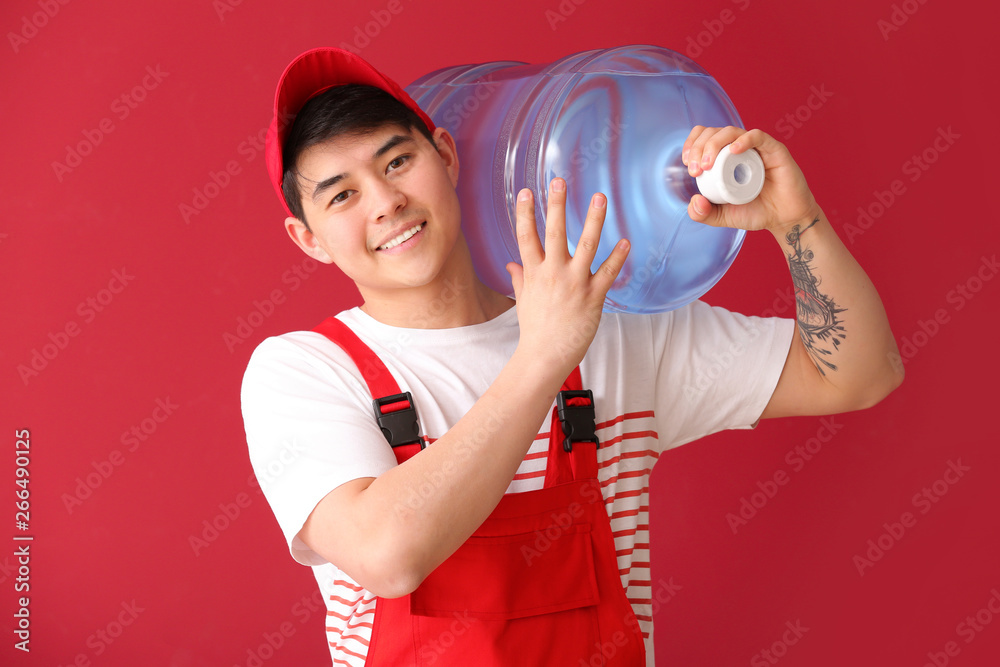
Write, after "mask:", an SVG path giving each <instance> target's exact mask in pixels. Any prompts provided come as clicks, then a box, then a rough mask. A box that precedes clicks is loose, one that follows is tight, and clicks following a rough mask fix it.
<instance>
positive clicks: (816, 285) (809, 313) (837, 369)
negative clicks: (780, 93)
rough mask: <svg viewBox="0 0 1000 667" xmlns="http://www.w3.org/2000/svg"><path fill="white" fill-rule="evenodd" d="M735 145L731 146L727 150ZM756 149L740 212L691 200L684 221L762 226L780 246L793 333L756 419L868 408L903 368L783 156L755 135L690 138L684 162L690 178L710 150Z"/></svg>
mask: <svg viewBox="0 0 1000 667" xmlns="http://www.w3.org/2000/svg"><path fill="white" fill-rule="evenodd" d="M733 142H735V143H733ZM730 143H733V146H732V148H731V151H732V152H733V153H734V154H738V153H741V152H743V151H744V150H748V149H750V148H756V149H757V152H759V153H760V156H761V158H762V159H763V160H764V167H765V175H766V176H765V181H764V189H763V190H762V191H761V194H760V196H759V197H758V198H757V199H755V200H754V201H752V202H750V203H749V204H744V205H742V206H732V205H722V206H716V205H713V204H711V203H710V202H709V201H708V200H707V199H705V198H704V197H702V196H701V195H695V196H694V197H692V198H691V202H690V203H689V205H688V214H689V215H690V216H691V218H692V219H694V220H697V221H700V222H704V223H706V224H710V225H714V226H721V227H736V228H740V229H747V230H762V229H767V230H768V231H770V232H771V234H772V235H773V236H774V238H775V240H776V241H777V242H778V245H779V246H780V247H781V250H782V252H783V254H784V255H785V259H786V260H787V262H788V269H789V272H790V273H791V277H792V284H793V285H794V286H795V300H796V320H797V321H796V334H797V335H796V336H794V337H793V339H792V347H791V349H790V350H789V352H788V358H787V359H786V361H785V366H784V369H783V370H782V372H781V378H780V379H779V380H778V385H777V387H776V388H775V390H774V394H773V395H772V397H771V400H770V402H769V403H768V405H767V407H766V408H765V409H764V413H763V414H762V415H761V417H763V418H767V417H784V416H794V415H818V414H834V413H838V412H847V411H849V410H859V409H863V408H867V407H871V406H872V405H875V404H876V403H878V402H879V401H880V400H882V399H883V398H885V397H886V396H887V395H888V394H889V393H890V392H891V391H892V390H893V389H895V388H896V387H898V386H899V384H900V383H901V382H902V380H903V369H902V364H899V363H893V360H894V359H898V358H899V351H898V349H897V347H896V342H895V339H894V338H893V335H892V331H891V330H890V328H889V321H888V319H887V318H886V314H885V309H884V308H883V307H882V301H881V299H880V298H879V295H878V292H877V291H876V290H875V286H874V285H872V282H871V280H869V279H868V276H867V275H866V274H865V272H864V270H863V269H862V268H861V266H859V265H858V263H857V262H856V261H855V259H854V257H852V256H851V254H850V252H848V250H847V248H846V247H845V246H844V244H843V243H842V242H841V240H840V238H839V237H838V236H837V233H836V232H835V231H834V230H833V227H831V226H830V223H829V221H828V220H827V218H826V216H825V215H824V214H823V211H822V210H821V209H820V207H819V205H818V204H817V203H816V200H815V198H814V197H813V196H812V193H811V192H810V190H809V187H808V186H807V185H806V181H805V177H804V176H803V175H802V171H801V170H800V169H799V167H798V165H796V164H795V161H794V160H793V159H792V156H791V155H790V154H789V152H788V149H787V148H785V146H784V145H783V144H781V143H780V142H778V141H777V140H775V139H774V138H773V137H771V136H769V135H767V134H765V133H764V132H762V131H760V130H750V131H749V132H746V131H744V130H742V129H739V128H735V127H727V128H704V127H700V126H699V127H696V128H694V129H693V130H692V131H691V134H690V136H689V137H688V140H687V142H685V144H684V155H683V160H684V163H685V164H686V165H687V166H688V171H689V173H691V175H692V176H697V175H698V174H700V173H701V172H702V170H704V169H709V168H711V165H712V162H713V161H714V159H715V157H716V156H717V155H718V153H719V151H720V150H721V149H722V148H723V147H724V146H726V145H727V144H730Z"/></svg>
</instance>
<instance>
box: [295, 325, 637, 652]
mask: <svg viewBox="0 0 1000 667" xmlns="http://www.w3.org/2000/svg"><path fill="white" fill-rule="evenodd" d="M314 331H317V332H319V333H322V334H323V335H325V336H327V337H328V338H329V339H330V340H332V341H333V342H334V343H336V344H337V345H339V346H340V347H341V348H342V349H343V350H344V351H345V352H347V354H348V355H350V357H351V358H352V359H353V361H354V363H355V364H356V365H357V366H358V368H359V369H360V370H361V373H362V376H363V377H364V378H365V381H366V382H367V383H368V388H369V390H370V391H371V393H372V396H373V397H374V399H375V400H374V401H373V404H374V407H375V413H376V418H377V419H378V422H379V425H380V426H381V427H382V432H383V433H384V434H385V435H386V439H387V440H389V444H390V445H392V446H393V452H394V453H395V454H396V459H397V461H398V462H399V463H402V462H403V461H405V460H407V459H409V458H410V457H411V456H413V455H414V454H416V453H417V452H419V451H420V449H422V448H423V447H424V446H425V444H424V441H423V439H422V438H421V437H420V433H419V428H420V427H419V425H418V423H417V420H416V412H415V409H414V404H413V402H412V399H411V397H410V394H409V392H407V393H405V394H403V393H401V392H400V390H399V386H398V385H397V384H396V382H395V380H394V379H393V378H392V375H391V374H390V373H389V370H388V369H387V368H386V367H385V365H384V364H383V363H382V361H381V360H380V359H379V358H378V356H377V355H376V354H375V353H374V352H372V351H371V349H370V348H369V347H368V346H367V345H365V344H364V343H363V342H362V341H361V340H360V339H359V338H358V337H357V336H356V335H355V334H354V333H353V332H352V331H351V330H350V329H349V328H348V327H347V326H346V325H345V324H344V323H343V322H341V321H340V320H338V319H336V318H333V317H331V318H328V319H327V320H326V321H324V322H323V323H322V324H321V325H320V326H318V327H316V329H314ZM562 389H563V391H561V392H560V395H559V399H558V404H559V406H558V407H557V408H556V409H554V410H553V413H552V428H551V431H550V437H549V454H548V462H547V467H546V471H545V486H544V488H542V489H540V490H537V491H527V492H523V493H510V494H506V495H505V496H504V497H503V498H502V499H501V500H500V503H499V505H497V507H496V509H495V510H494V511H493V513H492V514H490V516H489V517H487V519H486V520H485V521H484V522H483V524H482V525H481V526H480V527H479V528H478V529H477V530H476V532H474V533H473V534H472V536H471V537H470V538H469V539H468V540H467V541H466V542H465V544H463V545H462V546H461V547H459V549H458V550H457V551H456V552H455V553H454V554H452V555H451V556H450V557H449V558H448V559H447V560H446V561H445V562H443V563H442V564H441V565H439V566H438V567H437V568H436V569H435V570H434V571H433V572H431V574H430V575H429V576H428V577H427V578H426V579H424V581H423V582H422V583H421V584H420V586H419V587H417V589H416V590H415V591H413V593H411V594H410V595H407V596H404V597H401V598H378V602H377V603H376V607H375V620H374V627H373V629H372V636H371V642H370V644H369V646H368V658H367V660H366V662H365V665H366V666H369V665H371V666H376V667H382V666H387V667H390V666H391V667H409V666H414V667H415V666H418V665H419V666H428V665H461V666H462V667H466V666H476V667H479V666H483V667H493V666H496V667H521V666H528V665H546V666H549V665H551V666H560V665H566V666H571V667H598V666H604V667H612V666H614V667H618V666H620V667H642V666H644V665H645V647H644V646H643V641H642V633H641V631H640V629H639V623H638V621H637V620H636V617H635V613H634V612H633V611H632V605H631V604H630V603H629V601H628V598H627V597H626V595H625V590H624V589H623V588H622V584H621V578H620V575H619V573H618V560H617V557H616V554H615V546H614V538H613V536H612V534H611V523H610V521H609V519H608V514H607V511H606V510H605V508H604V498H603V496H602V495H601V487H600V483H599V482H598V480H597V437H596V436H595V435H594V416H593V415H594V413H593V403H592V398H591V397H590V392H583V391H581V379H580V369H579V368H576V369H574V370H573V372H572V373H571V374H570V376H569V378H567V380H566V382H565V383H564V384H563V387H562ZM585 396H586V397H585ZM588 422H589V423H588Z"/></svg>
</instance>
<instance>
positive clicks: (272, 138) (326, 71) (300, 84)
mask: <svg viewBox="0 0 1000 667" xmlns="http://www.w3.org/2000/svg"><path fill="white" fill-rule="evenodd" d="M349 83H360V84H365V85H368V86H375V87H376V88H381V89H382V90H384V91H385V92H387V93H389V94H390V95H392V96H393V97H395V98H396V99H397V100H399V101H400V102H402V103H403V104H405V105H406V106H407V107H409V108H410V109H412V110H413V111H414V112H415V113H416V114H417V116H419V117H420V120H422V121H424V124H425V125H427V129H428V130H430V131H431V132H433V131H434V129H435V126H434V122H433V121H431V119H430V117H429V116H428V115H427V114H425V113H424V112H423V110H421V108H420V107H418V106H417V103H416V102H414V101H413V99H412V98H411V97H410V96H409V95H407V94H406V91H405V90H403V89H402V88H400V87H399V84H397V83H396V82H395V81H393V80H392V79H390V78H389V77H387V76H385V75H384V74H382V73H381V72H379V71H378V70H377V69H375V68H374V67H372V66H371V65H369V64H368V63H367V62H366V61H365V60H363V59H362V58H361V57H360V56H356V55H354V54H353V53H351V52H350V51H345V50H344V49H337V48H333V47H321V48H318V49H312V50H310V51H306V52H305V53H303V54H302V55H300V56H299V57H297V58H296V59H295V60H293V61H292V62H291V64H289V65H288V67H286V68H285V71H284V73H283V74H282V75H281V79H279V80H278V90H277V91H276V92H275V94H274V118H273V119H272V120H271V126H270V127H269V128H268V130H267V138H266V140H265V148H264V157H265V159H266V160H267V172H268V174H269V175H270V176H271V183H272V184H273V185H274V190H275V192H277V193H278V199H280V200H281V205H282V206H284V207H285V211H288V206H287V204H285V197H284V194H283V193H282V191H281V181H282V178H283V177H284V174H285V168H284V165H283V164H282V159H281V154H282V150H283V148H284V146H285V139H286V138H287V137H288V131H289V130H290V129H291V127H292V123H293V122H294V121H295V116H296V115H297V114H298V113H299V111H301V110H302V107H303V106H305V103H306V102H308V101H309V100H310V99H312V98H313V97H315V96H316V95H319V94H320V93H322V92H323V91H325V90H329V89H330V88H333V87H334V86H343V85H345V84H349ZM291 214H292V213H291V211H288V215H291Z"/></svg>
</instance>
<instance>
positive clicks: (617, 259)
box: [593, 239, 632, 295]
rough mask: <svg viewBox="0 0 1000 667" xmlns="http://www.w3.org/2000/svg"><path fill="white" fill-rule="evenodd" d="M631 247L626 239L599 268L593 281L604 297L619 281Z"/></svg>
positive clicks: (616, 245) (619, 243) (617, 245)
mask: <svg viewBox="0 0 1000 667" xmlns="http://www.w3.org/2000/svg"><path fill="white" fill-rule="evenodd" d="M631 247H632V246H631V245H630V244H629V242H628V241H627V240H626V239H622V240H621V241H619V242H618V243H617V244H615V249H614V250H612V251H611V254H610V255H608V258H607V259H606V260H604V261H603V262H602V263H601V265H600V266H599V267H598V269H597V273H595V274H594V277H593V281H594V282H595V283H596V287H597V289H598V290H599V291H600V293H601V294H602V295H607V293H608V290H610V289H611V286H612V285H613V284H614V282H615V280H617V279H618V274H619V273H621V270H622V267H623V266H625V259H626V258H627V257H628V251H629V250H630V249H631Z"/></svg>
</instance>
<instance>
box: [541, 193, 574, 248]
mask: <svg viewBox="0 0 1000 667" xmlns="http://www.w3.org/2000/svg"><path fill="white" fill-rule="evenodd" d="M545 256H546V257H553V258H555V257H563V258H566V259H569V249H568V248H567V246H566V181H564V180H563V179H561V178H553V179H552V181H551V182H550V183H549V205H548V208H547V210H546V212H545Z"/></svg>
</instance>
